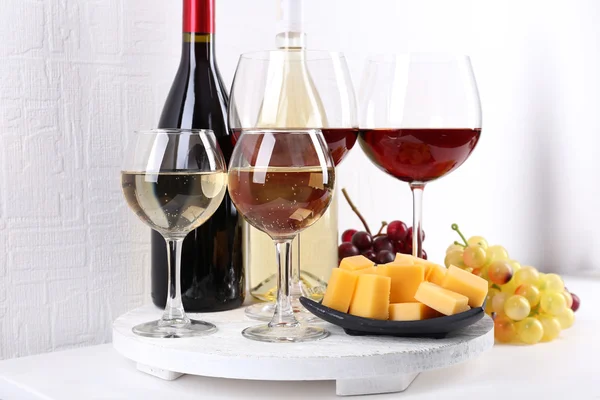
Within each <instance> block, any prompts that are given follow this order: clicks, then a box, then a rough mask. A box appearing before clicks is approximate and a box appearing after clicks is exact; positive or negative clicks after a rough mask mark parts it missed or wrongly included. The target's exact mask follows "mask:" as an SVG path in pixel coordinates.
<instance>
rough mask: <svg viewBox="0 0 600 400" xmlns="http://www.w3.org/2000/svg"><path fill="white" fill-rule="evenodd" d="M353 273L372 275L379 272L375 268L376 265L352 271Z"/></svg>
mask: <svg viewBox="0 0 600 400" xmlns="http://www.w3.org/2000/svg"><path fill="white" fill-rule="evenodd" d="M353 273H354V274H355V275H362V274H374V275H377V274H379V271H378V270H377V267H367V268H363V269H359V270H357V271H353Z"/></svg>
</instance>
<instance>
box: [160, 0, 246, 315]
mask: <svg viewBox="0 0 600 400" xmlns="http://www.w3.org/2000/svg"><path fill="white" fill-rule="evenodd" d="M214 3H215V0H184V1H183V48H182V52H181V63H180V64H179V69H178V71H177V75H176V76H175V80H174V81H173V85H172V86H171V91H170V92H169V95H168V97H167V100H166V102H165V105H164V108H163V111H162V114H161V117H160V122H159V128H195V129H212V130H213V131H214V133H215V136H216V137H217V141H218V142H219V145H220V146H221V150H222V151H223V155H224V156H225V160H226V161H227V162H228V161H229V158H230V157H231V152H232V151H233V145H232V141H231V138H230V136H229V134H230V132H229V129H228V126H227V103H228V98H227V92H226V91H225V87H224V85H223V82H222V80H221V75H220V74H219V69H218V67H217V63H216V60H215V47H214V26H215V24H214ZM151 277H152V301H153V302H154V304H156V305H157V306H158V307H161V308H163V307H164V306H165V303H166V300H167V254H166V247H165V243H164V239H163V238H162V236H161V235H160V234H159V233H157V232H155V231H153V232H152V273H151ZM244 290H245V286H244V266H243V259H242V226H241V222H240V219H239V218H238V213H237V210H236V209H235V207H234V205H233V203H232V202H231V199H230V197H229V195H228V194H227V195H226V196H225V199H224V200H223V203H222V204H221V206H220V207H219V209H218V210H217V211H216V212H215V214H214V215H213V216H212V217H211V218H210V219H209V220H208V221H207V222H205V223H204V224H203V225H202V226H201V227H200V228H198V229H196V230H195V231H193V232H190V234H189V235H188V236H187V237H186V238H185V240H184V242H183V255H182V260H181V293H182V297H183V306H184V308H185V310H186V311H188V312H207V311H223V310H230V309H232V308H236V307H239V306H240V305H242V303H243V302H244V295H245V292H244Z"/></svg>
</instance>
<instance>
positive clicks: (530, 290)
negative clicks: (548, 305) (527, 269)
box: [515, 283, 541, 308]
mask: <svg viewBox="0 0 600 400" xmlns="http://www.w3.org/2000/svg"><path fill="white" fill-rule="evenodd" d="M515 294H518V295H521V296H523V297H525V298H526V299H527V301H528V302H529V305H530V306H531V308H533V307H535V306H537V305H538V304H539V303H540V297H541V294H540V289H538V288H537V286H534V285H532V284H531V283H524V284H522V285H520V286H519V287H517V290H515Z"/></svg>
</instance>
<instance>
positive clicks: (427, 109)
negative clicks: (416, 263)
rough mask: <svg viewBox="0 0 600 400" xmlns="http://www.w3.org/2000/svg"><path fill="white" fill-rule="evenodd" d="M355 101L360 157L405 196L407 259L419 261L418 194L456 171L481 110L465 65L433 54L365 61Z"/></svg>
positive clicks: (472, 142) (471, 144) (472, 141)
mask: <svg viewBox="0 0 600 400" xmlns="http://www.w3.org/2000/svg"><path fill="white" fill-rule="evenodd" d="M359 99H360V102H361V106H360V117H359V118H360V121H359V126H360V134H359V143H360V145H361V147H362V149H363V150H364V152H365V153H366V155H367V156H368V157H369V159H370V160H371V161H372V162H373V163H374V164H375V165H376V166H377V167H379V168H380V169H382V170H383V171H385V172H387V173H388V174H390V175H391V176H393V177H395V178H397V179H399V180H401V181H404V182H408V184H409V185H410V188H411V190H412V193H413V235H412V251H413V255H414V256H417V257H421V251H422V241H423V233H422V232H423V229H422V198H423V189H424V188H425V185H426V184H427V183H428V182H431V181H433V180H435V179H438V178H440V177H442V176H445V175H447V174H449V173H450V172H452V171H454V170H455V169H456V168H458V167H459V166H460V165H462V163H464V162H465V160H466V159H467V158H468V157H469V155H470V154H471V152H472V151H473V149H475V146H476V145H477V142H478V141H479V136H480V133H481V105H480V103H479V94H478V91H477V83H476V82H475V76H474V74H473V69H472V67H471V61H470V59H469V57H468V56H462V55H460V56H459V55H452V54H435V53H434V54H431V53H410V54H402V55H382V56H374V57H370V58H369V59H368V60H367V63H366V67H365V73H364V77H363V82H362V87H361V93H360V96H359Z"/></svg>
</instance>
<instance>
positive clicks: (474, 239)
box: [467, 236, 488, 250]
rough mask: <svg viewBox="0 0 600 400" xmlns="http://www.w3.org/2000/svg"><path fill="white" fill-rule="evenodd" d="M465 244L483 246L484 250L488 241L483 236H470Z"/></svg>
mask: <svg viewBox="0 0 600 400" xmlns="http://www.w3.org/2000/svg"><path fill="white" fill-rule="evenodd" d="M467 244H468V245H469V246H479V247H483V249H484V250H485V249H487V248H488V242H487V240H485V238H483V236H471V237H470V238H469V240H467Z"/></svg>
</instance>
